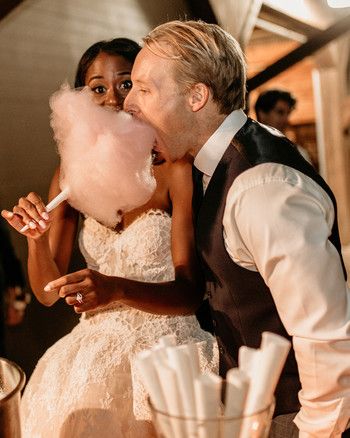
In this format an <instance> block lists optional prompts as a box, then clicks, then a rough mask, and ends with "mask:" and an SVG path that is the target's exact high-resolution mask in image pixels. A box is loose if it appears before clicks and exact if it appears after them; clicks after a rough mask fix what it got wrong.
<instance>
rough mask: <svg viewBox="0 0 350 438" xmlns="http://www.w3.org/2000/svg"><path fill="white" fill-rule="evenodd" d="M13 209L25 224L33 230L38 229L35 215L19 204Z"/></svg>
mask: <svg viewBox="0 0 350 438" xmlns="http://www.w3.org/2000/svg"><path fill="white" fill-rule="evenodd" d="M12 211H13V213H14V214H15V215H17V216H20V217H21V219H22V222H23V223H24V224H25V225H28V226H29V228H30V229H31V230H35V229H36V227H37V224H36V222H35V221H34V219H33V217H32V216H30V215H29V214H28V213H27V211H26V210H25V209H24V208H22V207H20V206H19V205H15V206H14V207H13V210H12Z"/></svg>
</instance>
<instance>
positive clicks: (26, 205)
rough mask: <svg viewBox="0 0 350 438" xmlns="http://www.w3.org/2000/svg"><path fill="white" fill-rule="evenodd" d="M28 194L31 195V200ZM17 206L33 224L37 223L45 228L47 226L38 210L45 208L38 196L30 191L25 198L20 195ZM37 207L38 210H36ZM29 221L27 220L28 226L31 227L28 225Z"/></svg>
mask: <svg viewBox="0 0 350 438" xmlns="http://www.w3.org/2000/svg"><path fill="white" fill-rule="evenodd" d="M30 196H31V197H32V200H33V202H34V203H33V202H31V201H30V199H29V198H30ZM18 206H19V207H20V208H22V210H23V211H25V213H26V215H27V216H28V217H30V218H31V222H34V224H39V226H40V228H41V229H43V230H45V229H46V228H47V224H46V221H45V220H44V219H43V217H42V215H41V213H40V211H41V210H42V209H44V208H45V206H44V205H43V203H42V201H41V200H40V198H38V196H37V195H35V194H34V193H32V194H31V193H30V194H29V195H28V197H27V198H25V197H22V198H20V199H19V201H18ZM38 209H39V210H38ZM23 219H25V217H23ZM31 222H27V223H28V225H29V226H30V228H32V229H33V227H32V226H31V225H30V224H31Z"/></svg>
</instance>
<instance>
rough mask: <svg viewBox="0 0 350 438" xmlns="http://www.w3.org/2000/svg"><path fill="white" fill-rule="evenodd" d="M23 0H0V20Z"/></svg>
mask: <svg viewBox="0 0 350 438" xmlns="http://www.w3.org/2000/svg"><path fill="white" fill-rule="evenodd" d="M22 1H23V0H1V2H0V20H1V19H2V18H4V17H5V16H6V15H7V14H8V13H10V12H11V11H12V9H14V8H15V7H16V6H18V5H19V4H20V3H22Z"/></svg>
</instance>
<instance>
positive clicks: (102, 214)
mask: <svg viewBox="0 0 350 438" xmlns="http://www.w3.org/2000/svg"><path fill="white" fill-rule="evenodd" d="M50 107H51V109H52V114H51V126H52V128H53V131H54V137H55V140H56V142H57V146H58V152H59V155H60V157H61V169H60V188H61V190H64V189H67V188H68V192H69V196H68V202H69V204H71V205H72V206H73V207H74V208H75V209H77V210H79V211H81V212H82V213H84V214H85V215H87V216H91V217H93V218H94V219H96V220H97V221H99V222H101V223H103V224H104V225H107V226H109V227H113V226H115V225H116V224H117V222H118V221H119V220H120V216H121V214H122V213H125V212H127V211H130V210H133V209H134V208H136V207H140V206H141V205H143V204H145V203H146V202H147V201H148V200H149V199H150V198H151V196H152V194H153V192H154V190H155V187H156V181H155V178H154V176H153V173H152V159H151V151H152V148H153V146H154V143H155V138H156V137H155V132H154V130H153V129H152V128H151V127H150V126H148V125H146V124H145V123H143V122H141V121H140V120H137V119H135V118H134V117H132V116H131V115H130V114H128V113H125V112H124V111H118V112H117V111H115V110H112V109H111V108H109V107H106V106H99V105H97V104H96V103H95V102H94V99H93V92H92V91H91V90H90V89H89V88H87V87H86V88H84V89H82V90H74V89H73V90H72V89H70V88H69V86H68V85H64V86H62V88H61V89H60V90H59V91H57V92H56V93H54V94H53V96H52V97H51V99H50Z"/></svg>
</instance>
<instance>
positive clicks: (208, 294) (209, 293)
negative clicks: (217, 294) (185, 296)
mask: <svg viewBox="0 0 350 438" xmlns="http://www.w3.org/2000/svg"><path fill="white" fill-rule="evenodd" d="M207 297H208V298H211V292H210V290H208V291H207Z"/></svg>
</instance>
